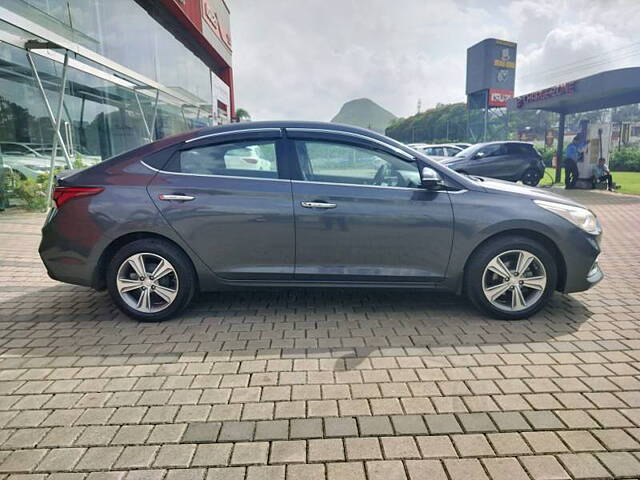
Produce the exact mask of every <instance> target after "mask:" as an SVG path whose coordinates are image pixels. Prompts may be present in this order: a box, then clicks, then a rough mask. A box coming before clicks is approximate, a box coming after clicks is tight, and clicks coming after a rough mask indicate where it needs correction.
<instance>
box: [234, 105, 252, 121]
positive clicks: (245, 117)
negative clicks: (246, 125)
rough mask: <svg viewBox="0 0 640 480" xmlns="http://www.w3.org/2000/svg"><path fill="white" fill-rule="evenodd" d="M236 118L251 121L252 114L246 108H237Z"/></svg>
mask: <svg viewBox="0 0 640 480" xmlns="http://www.w3.org/2000/svg"><path fill="white" fill-rule="evenodd" d="M236 119H237V120H238V122H250V121H251V115H250V114H249V112H247V111H246V110H245V109H244V108H236Z"/></svg>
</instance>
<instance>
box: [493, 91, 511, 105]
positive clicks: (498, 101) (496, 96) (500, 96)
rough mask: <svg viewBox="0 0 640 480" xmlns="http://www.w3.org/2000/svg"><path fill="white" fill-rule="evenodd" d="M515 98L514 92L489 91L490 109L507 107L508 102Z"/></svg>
mask: <svg viewBox="0 0 640 480" xmlns="http://www.w3.org/2000/svg"><path fill="white" fill-rule="evenodd" d="M510 98H513V90H496V89H494V88H491V89H489V106H490V107H506V106H507V101H508V100H509V99H510Z"/></svg>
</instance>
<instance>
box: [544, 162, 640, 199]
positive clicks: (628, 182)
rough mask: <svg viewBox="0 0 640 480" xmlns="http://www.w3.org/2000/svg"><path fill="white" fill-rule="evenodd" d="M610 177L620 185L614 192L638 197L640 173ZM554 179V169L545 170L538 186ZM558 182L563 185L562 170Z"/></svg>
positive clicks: (615, 174) (612, 173) (619, 174)
mask: <svg viewBox="0 0 640 480" xmlns="http://www.w3.org/2000/svg"><path fill="white" fill-rule="evenodd" d="M611 175H613V182H614V183H616V184H618V185H620V188H619V189H618V190H616V191H617V192H620V193H630V194H632V195H640V172H611ZM555 178H556V171H555V169H553V168H547V169H546V174H545V176H544V178H543V179H542V180H541V181H540V185H549V184H550V183H551V181H552V179H555ZM560 182H561V184H562V185H564V170H562V178H561V180H560Z"/></svg>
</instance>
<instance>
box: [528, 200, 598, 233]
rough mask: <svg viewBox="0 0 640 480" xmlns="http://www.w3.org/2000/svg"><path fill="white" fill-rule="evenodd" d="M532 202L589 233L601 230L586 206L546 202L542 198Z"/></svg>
mask: <svg viewBox="0 0 640 480" xmlns="http://www.w3.org/2000/svg"><path fill="white" fill-rule="evenodd" d="M533 202H534V203H535V204H536V205H538V206H539V207H542V208H544V209H545V210H549V211H550V212H551V213H555V214H556V215H559V216H561V217H562V218H564V219H565V220H568V221H570V222H571V223H573V224H574V225H575V226H576V227H578V228H581V229H582V230H584V231H585V232H587V233H590V234H591V235H598V234H599V233H600V232H601V231H602V229H601V228H600V223H598V219H597V218H596V216H595V215H594V214H593V213H591V212H590V211H589V210H587V209H586V208H582V207H574V206H573V205H565V204H564V203H556V202H546V201H544V200H534V201H533Z"/></svg>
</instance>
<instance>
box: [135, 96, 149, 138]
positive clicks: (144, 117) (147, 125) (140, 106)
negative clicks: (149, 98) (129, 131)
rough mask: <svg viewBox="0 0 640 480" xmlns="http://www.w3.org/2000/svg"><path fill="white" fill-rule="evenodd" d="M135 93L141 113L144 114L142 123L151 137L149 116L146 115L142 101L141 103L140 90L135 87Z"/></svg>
mask: <svg viewBox="0 0 640 480" xmlns="http://www.w3.org/2000/svg"><path fill="white" fill-rule="evenodd" d="M133 95H134V96H135V97H136V102H137V103H138V108H139V109H140V115H141V116H142V123H144V129H145V130H146V131H147V136H148V137H149V138H151V130H149V124H148V123H147V117H146V116H145V115H144V110H143V109H142V103H140V98H139V97H138V91H137V90H136V89H135V88H134V89H133Z"/></svg>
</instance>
